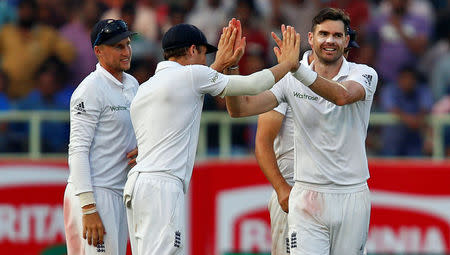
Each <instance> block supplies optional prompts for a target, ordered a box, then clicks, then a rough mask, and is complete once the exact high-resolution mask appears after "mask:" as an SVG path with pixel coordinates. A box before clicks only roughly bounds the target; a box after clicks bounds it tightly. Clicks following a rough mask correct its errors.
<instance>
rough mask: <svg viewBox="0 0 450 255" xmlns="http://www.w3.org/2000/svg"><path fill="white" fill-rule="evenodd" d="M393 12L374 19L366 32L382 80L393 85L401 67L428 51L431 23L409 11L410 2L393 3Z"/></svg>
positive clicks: (397, 0) (398, 1)
mask: <svg viewBox="0 0 450 255" xmlns="http://www.w3.org/2000/svg"><path fill="white" fill-rule="evenodd" d="M389 3H390V4H391V6H392V8H390V12H389V13H387V14H381V15H380V16H374V18H373V20H372V21H371V22H370V24H369V26H368V30H367V31H366V35H367V37H368V38H367V39H368V42H371V43H372V50H374V51H375V52H376V54H370V55H372V56H375V57H376V59H375V66H376V68H375V69H376V70H377V71H378V74H379V75H380V77H381V78H382V79H383V80H385V81H387V82H394V81H395V79H396V78H397V77H398V72H399V70H400V68H401V67H402V66H405V65H406V64H410V63H416V62H417V61H418V59H419V58H420V56H421V55H422V54H423V52H424V51H425V49H426V46H427V44H428V39H429V37H430V34H431V24H430V22H429V20H427V19H425V18H424V17H422V16H420V15H417V14H414V13H412V12H410V11H409V9H408V7H409V0H390V2H389Z"/></svg>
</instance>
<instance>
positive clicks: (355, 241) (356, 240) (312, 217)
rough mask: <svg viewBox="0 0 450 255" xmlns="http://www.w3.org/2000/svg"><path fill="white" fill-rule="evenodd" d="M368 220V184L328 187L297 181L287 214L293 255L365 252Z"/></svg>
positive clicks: (336, 254) (332, 254)
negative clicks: (338, 187) (341, 187)
mask: <svg viewBox="0 0 450 255" xmlns="http://www.w3.org/2000/svg"><path fill="white" fill-rule="evenodd" d="M369 221H370V192H369V188H368V187H367V184H366V183H363V184H358V185H355V186H352V187H349V188H346V189H331V188H326V189H325V188H321V187H318V186H317V185H315V186H312V185H309V184H305V183H301V182H295V185H294V187H293V188H292V190H291V194H290V197H289V215H288V222H289V235H290V244H291V255H343V254H345V255H362V254H363V252H364V247H365V244H366V240H367V234H368V230H369Z"/></svg>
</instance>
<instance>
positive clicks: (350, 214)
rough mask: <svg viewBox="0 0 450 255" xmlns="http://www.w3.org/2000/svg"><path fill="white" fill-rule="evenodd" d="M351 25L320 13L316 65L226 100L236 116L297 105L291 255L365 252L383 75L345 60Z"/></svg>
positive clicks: (338, 13) (312, 36) (329, 11)
mask: <svg viewBox="0 0 450 255" xmlns="http://www.w3.org/2000/svg"><path fill="white" fill-rule="evenodd" d="M349 23H350V19H349V17H348V16H347V15H346V14H345V13H344V12H343V11H342V10H340V9H333V8H325V9H323V10H321V11H320V12H319V13H318V14H317V15H316V17H314V19H313V26H312V29H311V32H310V33H309V34H308V42H309V44H310V45H311V47H312V49H313V54H314V58H313V59H314V61H313V62H312V63H311V64H309V65H308V64H304V63H301V64H300V67H299V69H298V70H297V71H296V72H293V73H291V74H288V75H286V76H285V77H284V78H283V79H282V80H281V81H280V82H278V83H277V84H276V85H275V86H274V87H273V88H272V89H271V90H270V91H265V92H262V93H260V94H258V95H257V96H246V97H227V98H226V99H227V108H228V111H229V113H230V115H231V116H234V117H240V116H249V115H255V114H259V113H262V112H265V111H268V110H271V109H273V108H274V107H275V106H277V105H278V104H279V103H282V102H286V103H288V105H289V106H290V107H291V108H292V113H293V117H294V127H295V128H294V130H295V134H294V154H295V156H294V159H295V160H294V180H295V184H294V187H293V188H292V190H291V193H290V196H289V214H288V224H289V233H290V234H289V236H290V239H289V242H290V253H291V254H302V255H303V254H304V255H306V254H308V255H310V254H319V255H322V254H323V255H328V254H332V255H340V254H350V255H352V254H363V251H364V246H365V242H366V239H367V232H368V228H369V219H370V193H369V189H368V186H367V182H366V181H367V179H368V178H369V171H368V166H367V157H366V153H365V138H366V134H367V127H368V123H369V116H370V107H371V105H372V100H373V95H374V93H375V90H376V86H377V80H378V76H377V73H376V72H375V70H374V69H373V68H371V67H368V66H366V65H360V64H356V63H352V62H348V61H347V60H346V59H345V58H344V56H343V53H344V49H345V48H346V47H347V46H348V43H349V36H348V30H347V27H348V26H349ZM272 35H273V37H274V38H275V39H276V41H277V43H278V44H280V43H282V41H281V40H280V39H278V38H277V36H276V35H274V34H272ZM299 81H300V82H299Z"/></svg>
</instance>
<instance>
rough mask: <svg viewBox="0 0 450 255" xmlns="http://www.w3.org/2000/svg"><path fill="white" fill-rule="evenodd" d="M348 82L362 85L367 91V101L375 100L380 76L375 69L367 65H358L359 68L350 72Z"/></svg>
mask: <svg viewBox="0 0 450 255" xmlns="http://www.w3.org/2000/svg"><path fill="white" fill-rule="evenodd" d="M347 80H351V81H355V82H357V83H359V84H361V86H363V88H364V90H365V91H366V97H365V100H369V101H370V100H373V95H374V94H375V90H376V89H377V83H378V74H377V72H375V70H374V69H373V68H371V67H368V66H366V65H358V68H355V69H354V70H352V71H351V72H350V74H349V76H348V78H347Z"/></svg>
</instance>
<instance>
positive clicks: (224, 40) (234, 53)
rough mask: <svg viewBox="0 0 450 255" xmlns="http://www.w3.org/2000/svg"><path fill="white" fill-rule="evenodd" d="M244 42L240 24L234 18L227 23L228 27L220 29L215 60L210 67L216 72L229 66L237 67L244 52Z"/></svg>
mask: <svg viewBox="0 0 450 255" xmlns="http://www.w3.org/2000/svg"><path fill="white" fill-rule="evenodd" d="M245 46H246V40H245V37H242V27H241V22H240V21H239V20H237V19H235V18H233V19H231V20H230V21H229V22H228V26H227V27H224V28H223V29H222V35H221V36H220V40H219V44H218V46H217V48H218V51H217V53H216V60H215V61H214V63H213V64H212V65H211V67H212V68H214V69H216V70H224V69H226V68H228V67H231V66H237V64H238V63H239V60H241V58H242V56H243V55H244V52H245Z"/></svg>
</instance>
